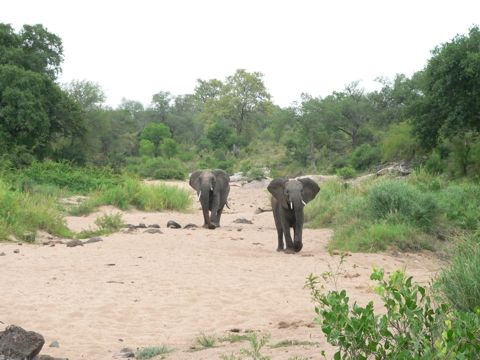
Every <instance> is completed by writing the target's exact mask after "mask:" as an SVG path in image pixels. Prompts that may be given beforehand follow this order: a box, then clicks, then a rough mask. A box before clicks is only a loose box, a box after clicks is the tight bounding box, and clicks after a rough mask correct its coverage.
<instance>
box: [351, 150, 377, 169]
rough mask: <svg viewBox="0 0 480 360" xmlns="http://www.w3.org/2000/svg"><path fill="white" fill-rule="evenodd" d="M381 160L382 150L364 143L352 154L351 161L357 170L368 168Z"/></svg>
mask: <svg viewBox="0 0 480 360" xmlns="http://www.w3.org/2000/svg"><path fill="white" fill-rule="evenodd" d="M379 162H380V152H379V151H378V149H377V148H373V147H371V146H370V145H369V144H362V145H360V146H359V147H357V148H356V149H355V151H353V153H352V154H351V155H350V163H351V165H352V166H353V167H354V168H355V170H366V169H368V168H369V167H370V166H372V165H374V164H378V163H379Z"/></svg>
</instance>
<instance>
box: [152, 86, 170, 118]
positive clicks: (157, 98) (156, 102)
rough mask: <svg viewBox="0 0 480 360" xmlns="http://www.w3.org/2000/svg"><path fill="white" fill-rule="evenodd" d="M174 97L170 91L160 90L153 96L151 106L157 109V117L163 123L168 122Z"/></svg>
mask: <svg viewBox="0 0 480 360" xmlns="http://www.w3.org/2000/svg"><path fill="white" fill-rule="evenodd" d="M172 98H173V97H172V94H171V93H170V91H159V92H158V93H156V94H155V95H153V97H152V105H151V107H152V109H153V110H154V111H155V115H156V118H157V119H158V121H159V122H161V123H164V124H165V123H166V122H167V117H168V115H169V114H170V102H171V101H172Z"/></svg>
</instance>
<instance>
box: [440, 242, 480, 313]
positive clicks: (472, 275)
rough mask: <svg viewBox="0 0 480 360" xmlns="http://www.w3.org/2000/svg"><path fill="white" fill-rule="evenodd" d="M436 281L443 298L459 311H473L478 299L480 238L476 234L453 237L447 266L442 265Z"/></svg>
mask: <svg viewBox="0 0 480 360" xmlns="http://www.w3.org/2000/svg"><path fill="white" fill-rule="evenodd" d="M437 280H438V282H439V283H440V284H441V289H442V291H443V294H444V295H445V298H446V299H447V300H448V301H449V302H450V303H451V304H452V306H453V307H454V308H455V309H457V310H460V311H468V312H474V311H475V308H477V307H479V306H480V304H479V299H480V239H479V236H478V235H477V234H473V235H471V236H469V237H467V236H462V237H457V238H456V239H455V246H454V250H453V254H452V258H451V259H450V264H449V265H448V266H442V269H441V270H440V273H439V276H438V279H437Z"/></svg>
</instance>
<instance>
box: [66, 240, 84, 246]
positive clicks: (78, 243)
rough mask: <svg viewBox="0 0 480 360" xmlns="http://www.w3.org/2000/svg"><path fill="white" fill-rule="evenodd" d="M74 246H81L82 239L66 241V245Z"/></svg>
mask: <svg viewBox="0 0 480 360" xmlns="http://www.w3.org/2000/svg"><path fill="white" fill-rule="evenodd" d="M75 246H83V241H82V240H78V239H75V240H72V241H69V242H68V243H67V247H75Z"/></svg>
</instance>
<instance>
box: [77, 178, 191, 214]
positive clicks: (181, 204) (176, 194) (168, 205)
mask: <svg viewBox="0 0 480 360" xmlns="http://www.w3.org/2000/svg"><path fill="white" fill-rule="evenodd" d="M192 202H193V198H192V195H191V193H190V192H189V191H186V190H184V189H181V188H179V187H178V186H169V185H166V184H165V183H161V184H159V185H145V184H143V183H142V182H140V181H138V180H135V179H126V180H125V181H124V183H123V184H120V185H117V186H114V187H110V188H108V187H100V189H98V190H97V191H94V192H92V193H91V194H90V195H89V199H88V200H87V201H85V202H83V203H81V204H80V205H79V206H78V207H76V208H72V209H71V210H70V213H71V214H72V215H77V216H78V215H85V214H88V213H91V212H92V211H94V209H95V208H97V207H98V206H102V205H112V206H116V207H118V208H119V209H122V210H127V209H129V208H130V207H132V206H134V207H135V208H137V209H139V210H144V211H164V210H174V211H185V210H186V209H187V208H188V207H190V206H191V205H192Z"/></svg>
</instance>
